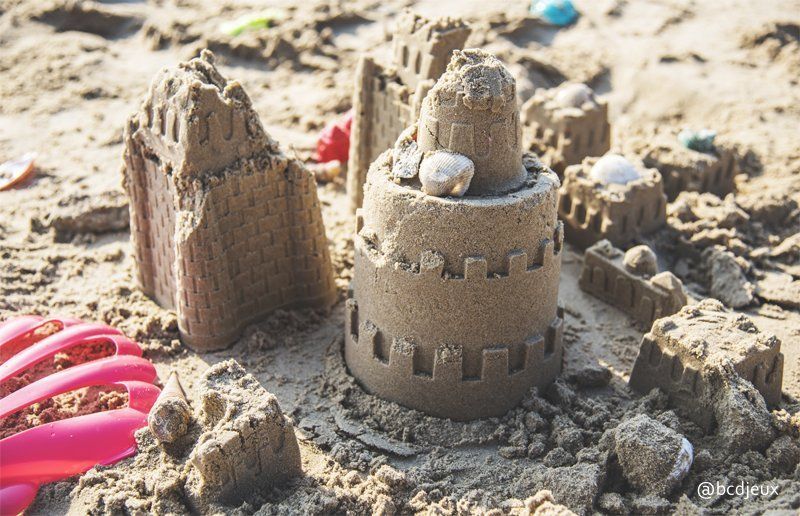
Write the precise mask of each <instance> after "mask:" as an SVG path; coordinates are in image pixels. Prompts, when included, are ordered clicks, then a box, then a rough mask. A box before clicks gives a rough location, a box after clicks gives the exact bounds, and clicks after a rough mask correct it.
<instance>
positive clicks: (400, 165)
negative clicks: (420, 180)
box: [392, 125, 422, 179]
mask: <svg viewBox="0 0 800 516" xmlns="http://www.w3.org/2000/svg"><path fill="white" fill-rule="evenodd" d="M416 134H417V127H416V125H414V126H411V127H409V128H407V129H406V130H405V131H403V133H402V134H400V137H399V138H397V142H396V143H395V144H394V148H393V149H392V176H393V177H395V178H398V179H411V178H412V177H416V175H417V174H418V173H419V162H420V161H422V151H421V150H419V146H417V142H416V140H415V139H414V137H415V136H416Z"/></svg>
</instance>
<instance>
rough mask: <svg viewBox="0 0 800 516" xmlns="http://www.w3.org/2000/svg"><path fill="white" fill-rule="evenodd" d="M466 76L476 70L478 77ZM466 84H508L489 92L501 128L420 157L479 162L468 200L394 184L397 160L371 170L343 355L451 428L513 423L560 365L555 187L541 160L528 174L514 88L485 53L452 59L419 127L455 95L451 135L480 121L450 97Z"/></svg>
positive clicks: (363, 374)
mask: <svg viewBox="0 0 800 516" xmlns="http://www.w3.org/2000/svg"><path fill="white" fill-rule="evenodd" d="M465 70H478V71H482V73H476V77H480V79H469V74H468V73H465ZM472 80H478V81H480V80H484V81H489V82H491V83H492V84H493V85H494V86H498V85H500V83H502V88H499V87H498V88H494V89H491V91H493V92H495V94H496V95H501V96H502V98H503V99H504V102H505V101H507V102H508V103H507V104H506V105H498V102H499V101H497V100H495V102H494V104H495V110H494V111H493V112H494V113H495V114H498V115H499V116H500V119H501V120H503V121H504V125H503V126H502V127H495V124H494V121H493V120H492V118H491V117H490V116H487V117H485V121H484V122H482V123H477V122H476V123H472V124H467V123H463V124H461V125H460V126H459V130H458V131H460V132H458V131H452V129H450V130H451V131H452V134H454V135H457V136H458V137H456V136H453V137H451V138H449V139H447V140H445V141H446V142H448V145H449V144H452V146H453V147H454V148H450V147H446V146H445V147H443V146H441V145H439V144H435V145H434V144H433V143H431V142H429V141H426V140H425V139H423V138H420V139H419V147H420V149H421V150H437V149H442V148H444V149H446V150H447V151H448V152H454V151H455V149H458V150H459V151H461V152H463V153H464V154H462V155H461V156H462V157H466V158H468V159H469V160H472V161H470V163H473V162H474V165H475V167H474V168H475V170H474V177H472V176H471V178H472V183H471V184H470V186H469V188H468V190H467V191H466V195H464V196H463V197H452V196H444V197H439V196H434V195H428V194H426V193H424V192H423V191H422V189H421V187H420V182H419V180H417V179H416V178H408V179H406V180H403V181H398V180H397V179H396V178H395V177H394V176H393V166H392V165H393V159H394V158H393V152H392V151H387V152H385V153H383V154H382V155H381V156H380V157H379V158H378V159H377V160H376V161H375V162H374V163H373V164H372V167H371V168H370V172H369V175H368V177H367V183H366V184H365V186H364V206H363V208H362V209H360V210H359V211H358V215H357V218H358V227H357V235H356V237H355V242H354V243H355V271H354V280H353V285H352V287H353V288H352V292H353V294H352V298H351V299H349V300H348V302H347V307H346V311H347V314H346V335H345V359H346V361H347V365H348V368H349V369H350V372H351V373H352V374H353V375H354V376H355V377H356V378H357V379H358V380H359V382H360V383H361V384H362V385H363V386H364V387H365V388H366V389H367V390H368V391H370V392H373V393H375V394H378V395H380V396H382V397H384V398H387V399H389V400H392V401H396V402H398V403H400V404H402V405H405V406H408V407H412V408H416V409H418V410H422V411H425V412H427V413H429V414H433V415H436V416H440V417H448V418H451V419H457V420H468V419H475V418H479V417H488V416H497V415H501V414H503V413H505V412H506V411H507V410H508V409H510V408H511V407H513V406H514V405H516V404H517V403H518V402H519V401H520V399H522V397H523V396H524V394H525V393H526V392H527V391H528V389H530V387H531V386H533V385H538V386H541V387H544V386H545V385H547V384H549V383H550V382H552V381H553V380H554V379H555V377H556V376H557V375H558V374H559V373H560V371H561V364H562V357H563V348H562V331H563V330H562V328H563V312H562V311H561V310H560V309H559V307H558V303H557V299H558V279H559V274H560V267H561V256H560V253H561V249H562V244H563V226H562V225H561V223H560V222H558V221H557V218H556V189H557V187H558V179H557V177H556V176H555V174H553V172H552V171H550V170H548V169H546V168H545V167H544V166H543V165H542V164H541V163H540V162H539V161H538V160H536V159H535V158H533V157H527V158H526V159H525V161H524V163H525V165H523V156H522V153H521V150H520V143H519V138H518V137H517V136H518V130H519V124H518V119H517V118H515V117H514V116H512V115H513V114H512V113H510V112H508V113H506V110H507V109H508V108H507V106H511V109H513V110H514V111H516V100H515V95H514V84H513V78H511V76H510V74H508V72H507V70H505V68H503V67H502V65H500V63H499V61H497V60H496V59H495V58H493V57H490V56H488V55H487V54H484V53H482V52H480V51H472V50H470V51H465V52H463V53H462V52H456V54H455V55H454V57H453V60H452V61H451V64H450V66H449V67H448V71H447V72H446V73H445V75H444V76H443V77H442V78H441V79H440V81H439V83H437V85H436V86H435V87H434V89H433V90H432V91H431V92H430V93H429V95H428V97H426V100H425V105H424V106H423V109H422V114H421V121H420V124H423V123H426V122H423V121H430V120H432V119H435V118H437V117H435V116H432V114H433V113H441V112H442V109H441V108H442V104H440V101H441V102H442V103H443V104H444V105H445V106H446V107H447V108H450V109H453V108H454V107H455V105H456V104H453V103H452V101H448V99H455V98H458V99H460V102H461V103H460V104H459V106H460V108H461V109H462V112H460V113H454V115H455V116H452V117H451V120H448V122H452V126H451V127H456V126H457V123H458V121H464V120H467V121H469V120H473V121H477V120H478V119H479V117H478V116H477V114H476V113H470V110H471V108H470V107H468V105H467V103H464V102H463V98H464V95H451V94H450V93H452V92H453V91H454V90H457V89H459V88H463V87H465V86H464V85H465V84H467V85H469V84H472V83H471V82H470V81H472ZM437 88H440V89H447V90H450V92H448V91H437ZM478 89H480V88H478ZM481 91H483V90H481ZM487 102H488V104H486V107H485V108H484V109H485V110H490V109H491V108H490V106H491V105H492V103H491V101H489V100H487ZM479 104H480V103H478V104H472V105H473V106H476V105H479ZM454 111H457V110H454ZM475 111H480V112H484V111H483V110H482V109H481V108H475ZM490 112H491V111H490ZM451 113H453V112H451ZM443 118H444V117H443ZM489 131H492V134H496V135H504V136H503V137H502V138H498V139H497V140H496V143H497V148H493V149H482V148H480V147H477V146H475V145H473V144H472V143H471V142H475V141H478V140H479V139H480V138H481V137H482V136H483V135H485V134H487V133H488V132H489ZM423 132H424V131H422V130H420V134H422V133H423ZM440 143H441V141H440ZM508 153H511V154H514V155H515V156H516V158H515V159H510V158H508V156H507V154H508ZM492 156H495V158H496V159H495V158H492ZM424 159H427V158H423V163H424ZM519 176H522V177H521V179H520V178H519ZM476 180H477V181H476ZM473 187H474V188H475V189H474V190H473ZM487 189H488V190H489V191H490V193H487V192H486V190H487ZM492 191H500V192H504V193H502V194H497V193H491V192H492Z"/></svg>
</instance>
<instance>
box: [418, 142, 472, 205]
mask: <svg viewBox="0 0 800 516" xmlns="http://www.w3.org/2000/svg"><path fill="white" fill-rule="evenodd" d="M473 175H475V164H474V163H473V162H472V160H471V159H469V158H468V157H466V156H464V155H463V154H457V153H455V152H449V151H436V152H433V153H431V154H428V155H427V156H425V157H424V158H423V159H422V164H421V165H420V167H419V180H420V182H422V191H423V192H425V193H426V194H428V195H435V196H437V197H445V196H448V195H452V196H454V197H461V196H463V195H464V194H465V193H467V189H469V184H470V182H471V181H472V176H473Z"/></svg>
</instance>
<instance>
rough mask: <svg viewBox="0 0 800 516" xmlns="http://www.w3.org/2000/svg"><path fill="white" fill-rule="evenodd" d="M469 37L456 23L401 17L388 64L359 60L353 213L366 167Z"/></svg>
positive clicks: (410, 118)
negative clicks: (455, 51) (454, 52)
mask: <svg viewBox="0 0 800 516" xmlns="http://www.w3.org/2000/svg"><path fill="white" fill-rule="evenodd" d="M469 34H470V29H469V27H467V25H465V24H464V23H463V22H462V21H461V20H454V19H450V18H441V19H436V20H428V19H426V18H423V17H421V16H418V15H416V14H412V13H410V12H404V13H403V14H402V15H401V17H400V19H399V21H398V24H397V28H396V30H395V32H394V35H393V45H392V50H393V52H392V55H393V57H392V59H393V61H392V64H391V65H390V66H384V65H381V64H379V63H377V62H376V61H375V60H374V59H373V58H372V57H369V56H363V57H362V58H361V60H360V61H359V64H358V68H357V69H356V83H355V91H354V93H353V112H354V117H353V126H352V133H351V137H350V142H351V144H350V157H349V160H348V165H347V170H348V172H347V195H348V198H349V200H350V206H351V209H352V210H353V211H355V210H356V209H357V208H360V207H361V203H362V200H363V185H364V182H365V181H366V177H367V170H368V169H369V166H370V163H372V162H373V161H374V160H375V159H376V158H377V157H378V156H379V155H380V154H381V153H382V152H383V151H385V150H386V149H388V148H389V147H391V146H392V145H394V143H395V140H396V139H397V137H398V136H399V135H400V133H401V132H402V131H403V129H405V128H406V127H408V126H410V125H411V124H413V123H414V122H415V121H416V120H417V118H418V117H419V110H420V106H421V104H422V99H423V98H424V97H425V94H426V93H427V92H428V90H430V88H431V87H433V84H434V82H435V81H436V79H438V78H439V76H440V75H441V74H442V73H443V72H444V70H445V68H446V67H447V63H448V62H449V61H450V56H451V55H452V53H453V50H456V49H460V48H462V47H463V45H464V42H465V41H466V40H467V37H468V36H469Z"/></svg>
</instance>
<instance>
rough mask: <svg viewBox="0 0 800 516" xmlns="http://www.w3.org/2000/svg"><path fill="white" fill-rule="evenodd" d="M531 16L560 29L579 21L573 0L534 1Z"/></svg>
mask: <svg viewBox="0 0 800 516" xmlns="http://www.w3.org/2000/svg"><path fill="white" fill-rule="evenodd" d="M531 14H534V15H536V16H538V17H539V18H541V19H543V20H544V21H546V22H547V23H551V24H553V25H556V26H558V27H564V26H566V25H569V24H570V23H572V22H574V21H575V20H577V19H578V11H577V10H576V9H575V6H574V5H573V4H572V1H571V0H533V1H532V2H531Z"/></svg>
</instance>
